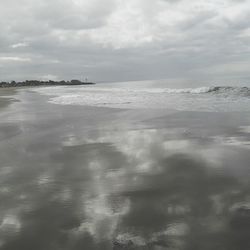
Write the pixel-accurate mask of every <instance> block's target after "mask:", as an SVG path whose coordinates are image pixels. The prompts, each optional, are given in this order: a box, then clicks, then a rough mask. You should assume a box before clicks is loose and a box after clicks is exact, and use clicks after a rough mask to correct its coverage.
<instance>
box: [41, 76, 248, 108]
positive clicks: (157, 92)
mask: <svg viewBox="0 0 250 250" xmlns="http://www.w3.org/2000/svg"><path fill="white" fill-rule="evenodd" d="M37 91H38V92H40V93H42V94H46V95H50V96H51V97H50V102H51V103H55V104H67V105H68V104H71V105H87V106H95V107H112V108H122V109H138V108H139V109H140V108H146V109H169V110H179V111H211V112H220V111H225V112H227V111H250V88H249V87H247V86H244V85H235V86H233V85H231V86H220V85H213V84H209V85H208V86H200V85H199V84H190V83H189V84H186V85H185V84H180V83H179V84H171V83H169V82H165V83H164V81H145V82H124V83H112V84H109V83H106V84H104V83H103V84H96V85H94V86H80V87H79V86H66V87H65V86H63V87H56V88H55V87H48V88H39V89H37Z"/></svg>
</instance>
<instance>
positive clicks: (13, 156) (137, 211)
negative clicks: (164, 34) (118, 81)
mask: <svg viewBox="0 0 250 250" xmlns="http://www.w3.org/2000/svg"><path fill="white" fill-rule="evenodd" d="M55 90H56V89H55ZM15 98H16V99H19V100H20V102H13V103H12V104H11V105H10V106H8V107H7V108H6V107H5V108H4V109H2V110H1V112H0V187H1V188H0V200H1V203H0V246H1V249H3V250H7V249H8V250H17V249H18V250H29V249H30V250H31V249H32V250H34V249H42V250H45V249H46V250H50V249H51V250H56V249H86V250H87V249H88V250H89V249H100V250H103V249H114V250H118V249H152V250H154V249H157V250H159V249H176V250H182V249H183V250H189V249H190V250H195V249H197V250H200V249H209V250H210V249H211V250H212V249H216V250H217V249H218V250H219V249H220V250H221V249H226V250H231V249H232V250H236V249H239V250H248V249H250V239H249V235H250V188H249V187H250V182H249V181H250V168H249V162H250V154H249V152H250V151H249V150H250V116H249V113H248V112H197V111H196V112H194V111H182V112H180V111H173V110H166V109H157V110H154V111H152V110H151V111H150V110H148V109H133V110H129V109H115V108H104V107H89V106H81V105H80V106H79V105H57V104H53V103H50V102H49V98H50V97H48V96H43V95H40V94H39V93H36V92H33V91H29V90H22V91H20V92H19V94H17V95H16V96H15Z"/></svg>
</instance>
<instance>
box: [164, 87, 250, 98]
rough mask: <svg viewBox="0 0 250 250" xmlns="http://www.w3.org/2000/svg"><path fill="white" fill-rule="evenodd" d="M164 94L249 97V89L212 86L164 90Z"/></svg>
mask: <svg viewBox="0 0 250 250" xmlns="http://www.w3.org/2000/svg"><path fill="white" fill-rule="evenodd" d="M164 92H165V93H169V94H171V93H173V94H178V93H180V94H182V93H183V94H185V93H190V94H206V93H213V94H225V95H240V96H250V88H248V87H231V86H214V87H200V88H184V89H170V88H168V89H164Z"/></svg>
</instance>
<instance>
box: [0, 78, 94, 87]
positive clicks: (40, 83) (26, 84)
mask: <svg viewBox="0 0 250 250" xmlns="http://www.w3.org/2000/svg"><path fill="white" fill-rule="evenodd" d="M93 84H95V83H93V82H82V81H79V80H71V81H51V80H49V81H38V80H26V81H23V82H16V81H12V82H0V88H10V87H29V86H30V87H34V86H75V85H93Z"/></svg>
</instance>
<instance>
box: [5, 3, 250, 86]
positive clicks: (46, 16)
mask: <svg viewBox="0 0 250 250" xmlns="http://www.w3.org/2000/svg"><path fill="white" fill-rule="evenodd" d="M0 48H1V49H0V80H12V79H13V80H24V79H35V78H36V79H71V78H80V77H89V79H91V80H93V81H127V80H145V79H164V78H166V79H171V78H179V77H180V78H183V79H201V80H202V79H211V80H216V81H220V80H221V81H225V80H230V81H242V80H245V81H248V80H250V1H249V0H245V1H244V0H0Z"/></svg>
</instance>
